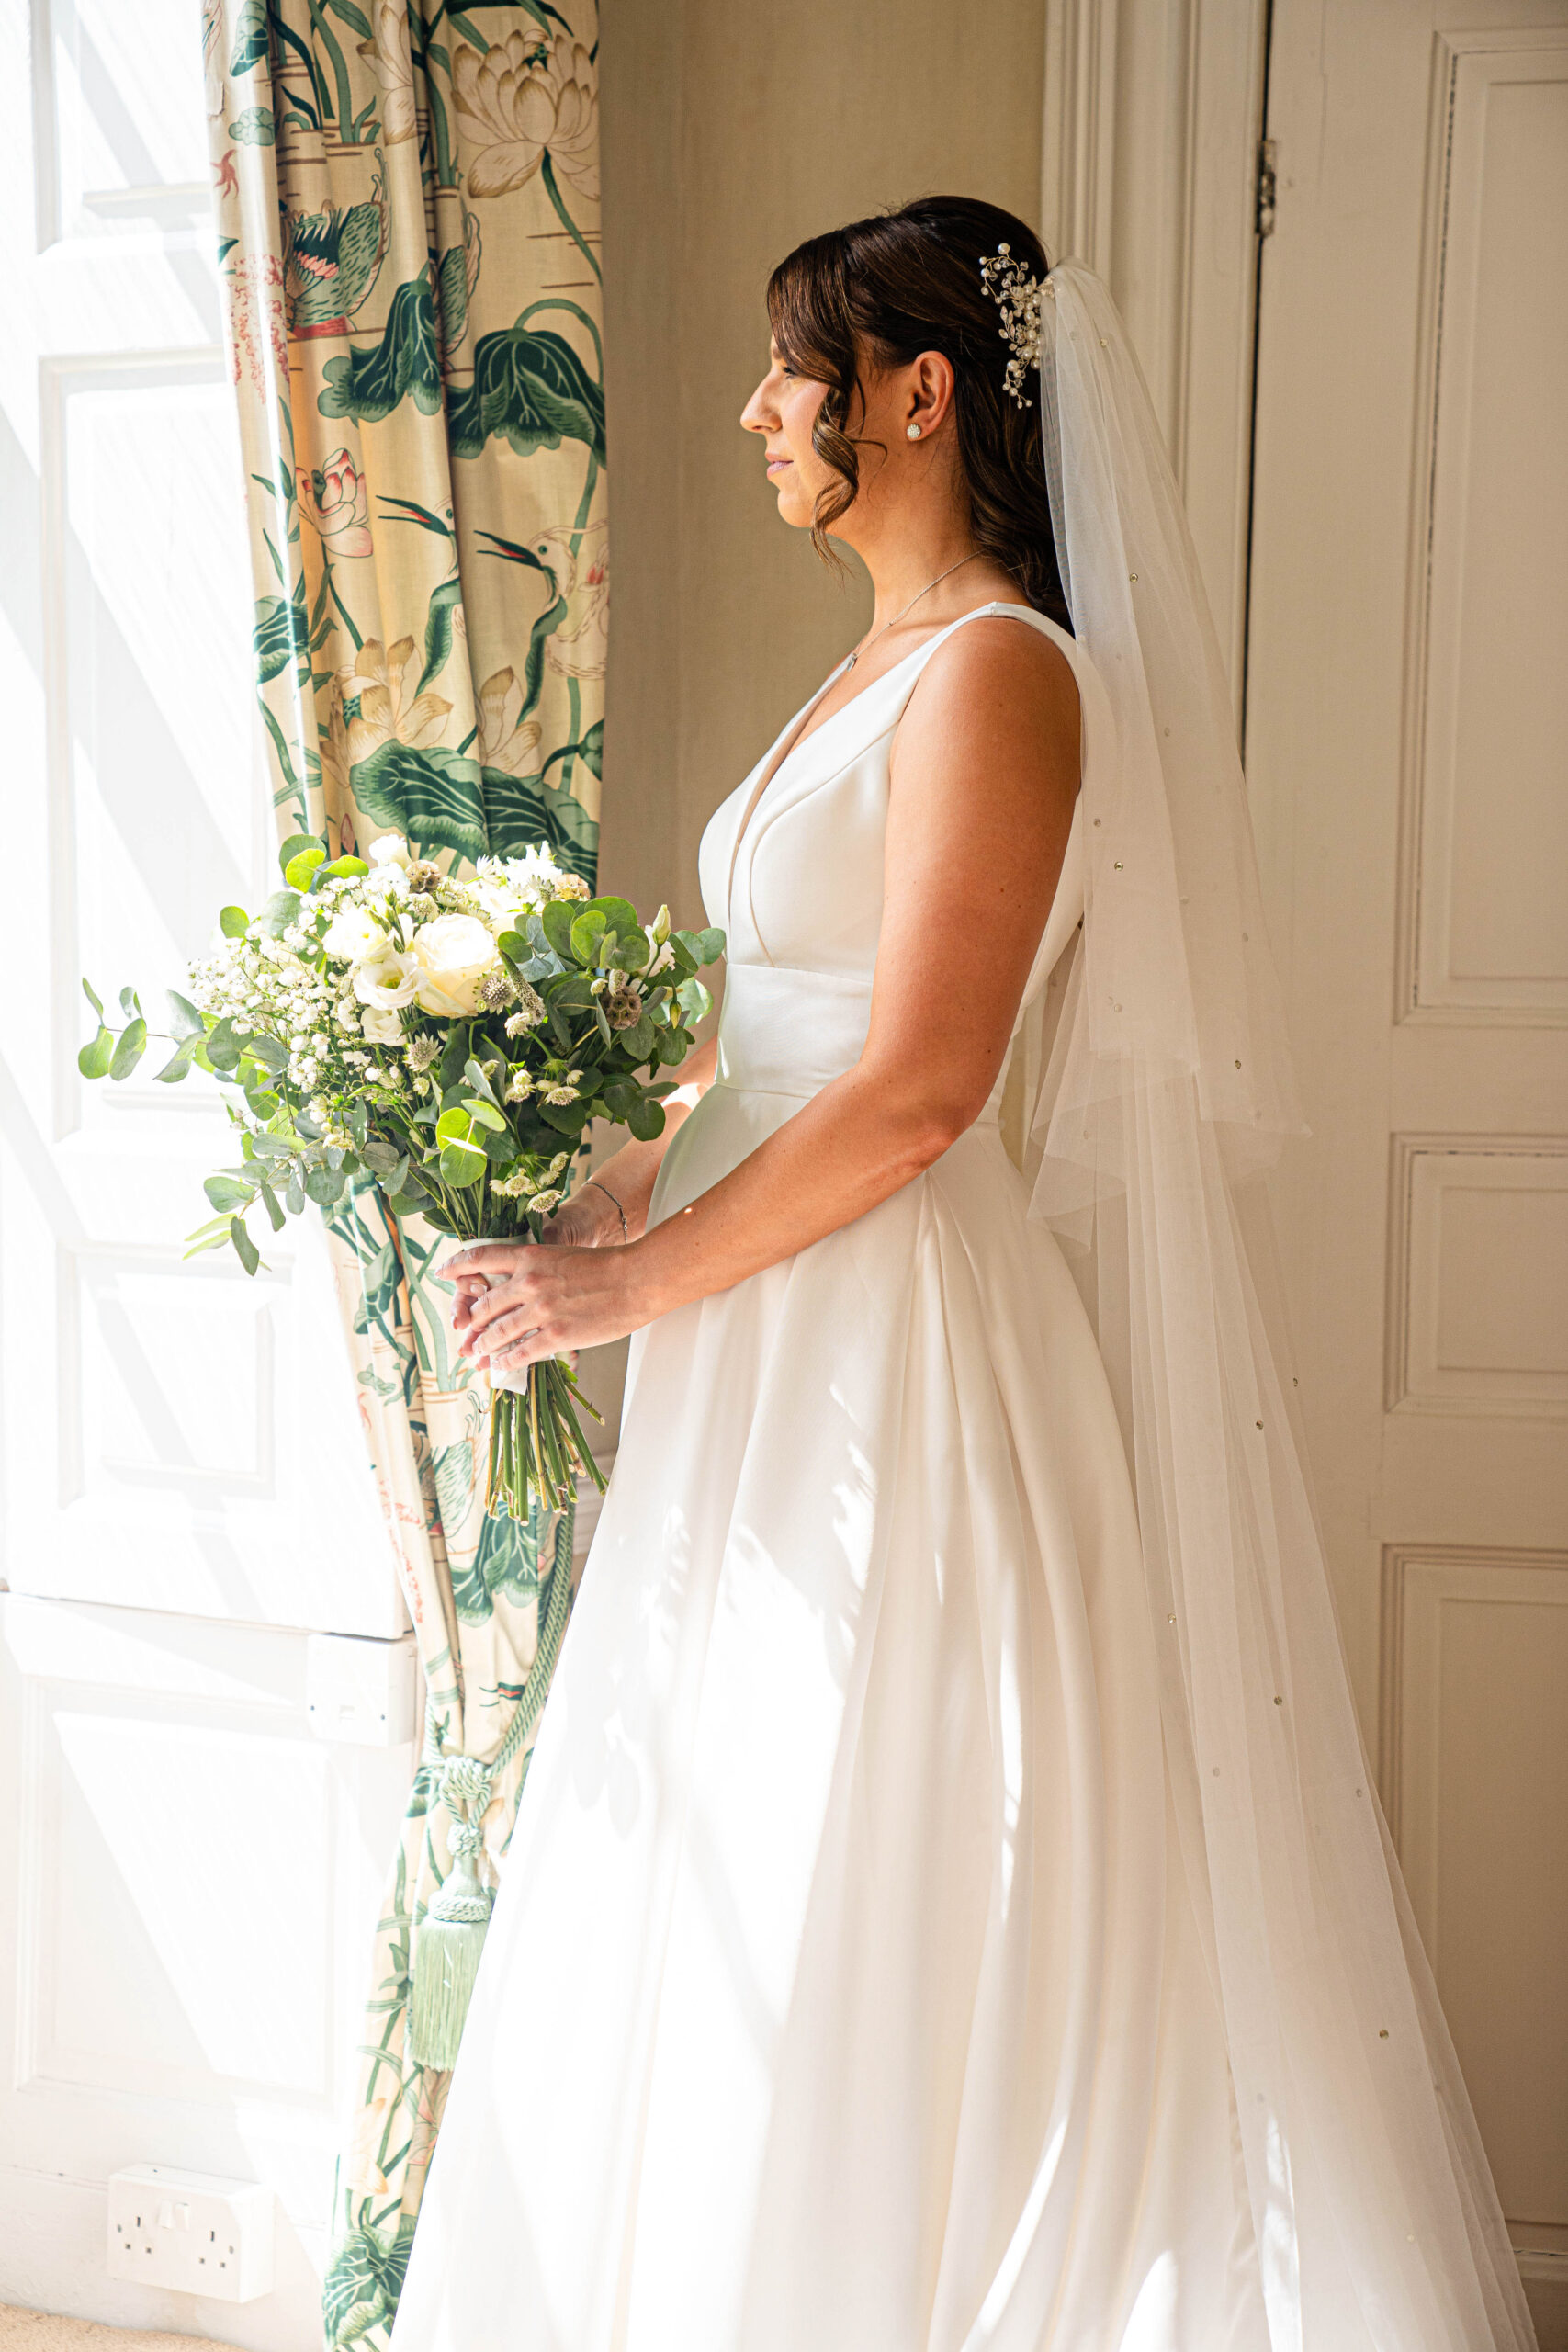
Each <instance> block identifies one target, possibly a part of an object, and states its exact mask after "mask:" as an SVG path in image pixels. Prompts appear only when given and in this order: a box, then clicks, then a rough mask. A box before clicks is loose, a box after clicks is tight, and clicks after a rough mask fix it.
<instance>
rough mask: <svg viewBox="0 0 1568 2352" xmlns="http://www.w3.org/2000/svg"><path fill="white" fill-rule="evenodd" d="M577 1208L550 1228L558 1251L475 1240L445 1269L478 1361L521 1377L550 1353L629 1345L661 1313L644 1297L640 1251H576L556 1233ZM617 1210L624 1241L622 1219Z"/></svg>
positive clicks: (468, 1350) (456, 1316)
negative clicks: (614, 1343) (610, 1344)
mask: <svg viewBox="0 0 1568 2352" xmlns="http://www.w3.org/2000/svg"><path fill="white" fill-rule="evenodd" d="M572 1205H573V1203H571V1202H568V1203H567V1204H566V1209H563V1210H562V1211H561V1212H560V1213H559V1215H558V1217H557V1218H556V1219H555V1220H554V1223H553V1225H552V1227H550V1228H549V1229H547V1233H546V1237H545V1238H546V1240H547V1242H550V1243H553V1244H554V1245H555V1246H554V1247H553V1248H544V1247H536V1246H535V1245H534V1244H532V1243H530V1242H516V1241H475V1242H472V1243H470V1244H469V1246H468V1249H466V1250H460V1251H459V1252H458V1254H457V1257H455V1258H454V1259H452V1260H451V1261H449V1263H448V1264H447V1265H446V1267H445V1268H443V1272H445V1273H446V1275H447V1277H448V1278H449V1279H450V1280H451V1281H452V1282H453V1283H454V1284H455V1286H456V1289H457V1304H456V1306H455V1307H454V1310H453V1316H452V1321H453V1324H454V1327H455V1328H456V1329H457V1334H458V1345H459V1347H460V1348H461V1350H462V1352H463V1353H464V1354H465V1355H466V1356H467V1357H468V1359H469V1361H470V1362H471V1363H478V1364H484V1365H487V1366H489V1367H491V1368H492V1369H501V1370H504V1371H506V1372H510V1373H516V1372H521V1371H522V1370H523V1368H524V1367H525V1365H527V1364H530V1363H542V1362H543V1361H544V1360H545V1359H546V1358H547V1357H549V1356H564V1355H570V1354H571V1353H572V1352H573V1351H574V1350H576V1349H578V1348H596V1347H601V1346H603V1345H604V1342H605V1341H606V1340H623V1339H625V1337H626V1333H627V1332H628V1331H635V1330H636V1329H637V1328H638V1326H639V1325H640V1324H643V1323H647V1322H650V1321H651V1320H652V1317H653V1316H654V1314H655V1313H656V1312H657V1309H656V1308H655V1307H654V1306H651V1305H650V1304H649V1303H647V1302H646V1301H645V1300H644V1299H643V1298H642V1296H641V1286H640V1284H639V1282H638V1279H637V1276H638V1272H639V1271H640V1261H639V1259H638V1256H637V1250H636V1249H635V1248H634V1249H606V1248H604V1246H603V1245H602V1244H600V1245H598V1246H595V1245H592V1244H590V1245H588V1246H586V1247H584V1246H582V1245H581V1244H580V1245H578V1246H575V1247H574V1246H573V1245H572V1243H571V1242H570V1240H569V1239H567V1238H565V1236H564V1235H563V1234H561V1233H560V1232H559V1231H558V1230H557V1229H556V1227H558V1226H559V1225H561V1224H562V1223H563V1222H564V1221H565V1218H566V1214H567V1210H570V1208H571V1207H572ZM606 1206H607V1207H608V1206H609V1204H606ZM609 1213H610V1216H611V1219H612V1221H613V1222H614V1224H615V1234H616V1238H617V1240H618V1239H619V1236H620V1220H619V1218H618V1217H616V1216H615V1211H614V1209H613V1208H611V1209H610V1211H609Z"/></svg>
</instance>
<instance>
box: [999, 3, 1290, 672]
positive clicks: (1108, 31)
mask: <svg viewBox="0 0 1568 2352" xmlns="http://www.w3.org/2000/svg"><path fill="white" fill-rule="evenodd" d="M1268 19H1269V6H1268V0H1177V5H1174V6H1170V7H1168V8H1164V9H1160V10H1157V11H1156V10H1153V9H1147V8H1134V7H1132V6H1122V5H1120V4H1119V0H1047V7H1046V20H1045V121H1044V130H1043V141H1042V157H1041V218H1042V222H1043V234H1044V242H1045V248H1046V251H1047V253H1048V254H1050V256H1051V258H1052V260H1053V261H1055V260H1058V259H1061V258H1066V257H1067V256H1069V255H1070V256H1073V257H1075V258H1077V259H1079V260H1083V261H1087V262H1088V263H1089V265H1090V266H1091V267H1092V268H1094V269H1096V270H1098V271H1099V273H1100V276H1101V277H1103V278H1104V279H1105V280H1106V282H1107V284H1108V285H1109V286H1110V288H1111V292H1112V293H1113V295H1114V296H1115V298H1116V301H1117V303H1118V305H1119V306H1120V308H1121V310H1122V315H1123V316H1124V317H1125V319H1126V321H1127V324H1128V327H1129V330H1130V331H1131V334H1132V336H1133V340H1134V345H1136V347H1137V351H1138V355H1139V357H1140V359H1141V360H1142V362H1143V367H1144V372H1145V376H1146V377H1147V379H1148V383H1149V390H1150V393H1151V396H1152V397H1153V400H1154V403H1155V408H1156V413H1158V416H1159V419H1160V422H1161V424H1162V425H1163V427H1164V429H1165V435H1166V442H1167V446H1168V449H1169V451H1170V457H1171V463H1172V466H1173V468H1174V469H1175V472H1176V477H1177V480H1178V481H1179V483H1180V485H1181V491H1182V496H1183V499H1184V501H1185V503H1186V507H1187V513H1188V517H1189V520H1190V523H1191V526H1192V533H1193V537H1194V538H1195V540H1196V541H1197V546H1198V554H1199V560H1200V561H1201V565H1202V570H1203V575H1204V579H1205V581H1206V582H1207V584H1208V590H1209V598H1210V602H1211V604H1212V605H1213V612H1214V624H1215V628H1216V629H1217V630H1218V632H1219V639H1220V645H1221V650H1222V651H1223V653H1224V658H1225V662H1226V667H1227V670H1228V672H1229V675H1230V677H1231V681H1232V686H1233V692H1234V695H1235V704H1236V708H1237V710H1238V713H1239V709H1240V692H1241V680H1242V669H1243V655H1244V649H1245V637H1246V616H1247V537H1248V511H1249V504H1250V484H1251V472H1252V462H1251V458H1252V388H1253V358H1254V350H1253V345H1254V321H1255V314H1256V291H1257V253H1258V159H1259V154H1260V152H1261V150H1260V142H1261V138H1262V130H1263V119H1262V118H1263V92H1264V73H1265V65H1266V60H1267V51H1268Z"/></svg>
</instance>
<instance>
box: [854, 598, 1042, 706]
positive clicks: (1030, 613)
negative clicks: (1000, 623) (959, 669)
mask: <svg viewBox="0 0 1568 2352" xmlns="http://www.w3.org/2000/svg"><path fill="white" fill-rule="evenodd" d="M993 616H996V617H1001V618H1007V619H1011V620H1020V621H1023V622H1024V623H1026V624H1027V626H1029V627H1030V628H1035V629H1038V630H1039V632H1040V634H1041V636H1042V637H1048V638H1049V639H1051V642H1052V644H1053V645H1055V647H1056V648H1057V650H1058V651H1060V652H1062V653H1064V654H1066V659H1067V662H1068V665H1069V667H1070V668H1071V670H1072V673H1073V676H1074V679H1075V680H1076V682H1077V686H1078V691H1079V694H1080V695H1081V694H1082V692H1083V684H1084V670H1085V668H1086V667H1087V666H1088V656H1087V655H1086V654H1085V652H1084V650H1083V648H1082V646H1080V645H1078V644H1077V642H1076V641H1075V640H1074V639H1072V638H1071V637H1069V636H1068V634H1067V632H1066V629H1065V628H1062V627H1061V626H1060V624H1059V623H1058V622H1056V621H1053V620H1048V619H1047V618H1046V616H1045V615H1044V614H1043V613H1037V612H1036V611H1035V609H1034V607H1033V605H1014V604H1009V603H1004V602H1001V601H996V602H993V603H991V604H989V605H976V607H975V609H974V611H973V612H972V613H960V614H959V616H958V618H957V619H956V620H955V621H949V623H948V625H947V627H946V628H943V629H939V630H938V631H937V633H936V635H935V636H934V637H933V638H932V639H931V640H930V641H929V643H927V644H925V645H922V646H920V647H919V648H918V649H917V650H916V651H915V652H914V653H912V654H911V655H909V657H908V660H909V666H910V673H911V674H910V677H909V680H908V684H907V685H906V686H905V688H904V691H903V693H902V694H901V695H899V697H898V700H897V706H896V707H895V709H894V712H893V723H894V724H895V725H897V722H898V721H899V720H900V719H901V718H903V716H904V712H905V709H906V707H908V700H909V696H910V695H912V694H913V693H914V691H915V688H916V687H917V686H918V685H919V682H920V680H921V679H922V678H923V677H924V675H925V670H926V663H927V662H929V661H930V660H931V655H932V654H933V653H934V652H935V651H936V650H937V648H938V646H939V645H945V644H946V643H947V640H948V639H949V638H950V637H951V636H952V635H953V632H954V630H955V629H961V628H966V627H967V626H968V624H969V622H971V621H983V620H988V619H990V618H992V617H993Z"/></svg>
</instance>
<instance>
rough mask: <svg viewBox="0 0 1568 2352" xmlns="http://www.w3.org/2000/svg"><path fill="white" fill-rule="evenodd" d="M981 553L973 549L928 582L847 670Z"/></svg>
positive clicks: (857, 650)
mask: <svg viewBox="0 0 1568 2352" xmlns="http://www.w3.org/2000/svg"><path fill="white" fill-rule="evenodd" d="M979 553H980V550H979V548H971V550H970V552H969V553H968V554H967V555H961V556H960V557H959V559H958V561H957V562H956V563H950V564H949V565H948V567H947V570H946V571H939V572H938V573H937V576H936V578H935V579H934V580H928V581H927V582H926V584H925V586H924V587H923V588H921V589H919V591H918V592H917V594H914V595H913V596H911V597H910V599H909V601H908V604H907V605H905V607H904V612H903V613H895V614H894V616H893V617H892V619H891V620H890V621H884V622H883V624H882V627H881V628H879V629H878V630H877V632H876V637H873V638H868V639H866V642H865V643H864V644H863V645H857V646H856V648H855V650H854V651H853V652H852V654H851V656H850V658H849V660H848V661H847V662H845V664H844V668H845V670H846V671H848V670H852V669H853V668H854V666H855V663H856V662H858V661H859V660H860V657H861V655H862V654H863V653H869V652H870V651H871V649H872V647H873V646H874V644H875V643H876V641H877V639H878V638H884V637H886V634H887V632H888V630H889V629H890V628H897V626H898V624H899V622H900V621H901V620H902V619H903V617H904V613H912V612H913V611H914V609H915V606H916V605H918V604H919V601H920V598H921V597H922V596H929V595H930V594H931V590H932V589H933V588H940V587H941V585H942V582H943V581H944V580H948V579H951V578H952V576H953V573H954V572H955V571H962V570H963V568H964V565H965V564H966V563H973V562H974V561H975V560H976V557H977V556H978V555H979Z"/></svg>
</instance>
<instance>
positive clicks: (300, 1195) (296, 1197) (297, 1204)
mask: <svg viewBox="0 0 1568 2352" xmlns="http://www.w3.org/2000/svg"><path fill="white" fill-rule="evenodd" d="M283 1198H284V1203H285V1205H286V1206H287V1208H288V1214H289V1216H299V1215H300V1214H301V1213H302V1212H303V1209H304V1206H305V1187H304V1185H303V1183H302V1182H300V1178H299V1170H298V1168H291V1169H290V1170H289V1171H288V1190H287V1191H286V1192H285V1193H284V1195H283Z"/></svg>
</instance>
